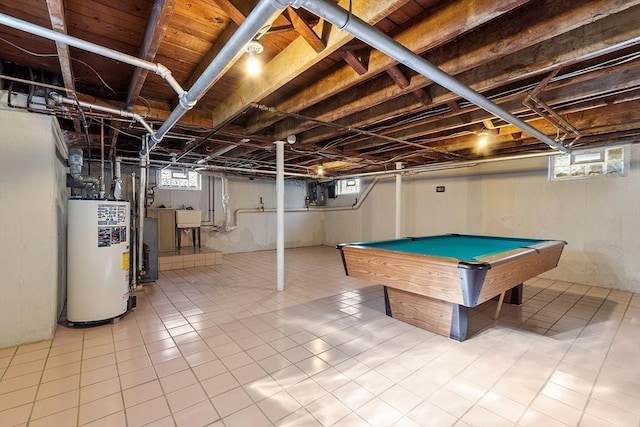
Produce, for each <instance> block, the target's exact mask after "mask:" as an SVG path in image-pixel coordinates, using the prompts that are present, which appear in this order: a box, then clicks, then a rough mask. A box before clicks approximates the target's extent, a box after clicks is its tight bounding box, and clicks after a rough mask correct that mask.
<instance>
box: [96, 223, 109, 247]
mask: <svg viewBox="0 0 640 427" xmlns="http://www.w3.org/2000/svg"><path fill="white" fill-rule="evenodd" d="M109 246H111V228H110V227H98V247H99V248H106V247H109Z"/></svg>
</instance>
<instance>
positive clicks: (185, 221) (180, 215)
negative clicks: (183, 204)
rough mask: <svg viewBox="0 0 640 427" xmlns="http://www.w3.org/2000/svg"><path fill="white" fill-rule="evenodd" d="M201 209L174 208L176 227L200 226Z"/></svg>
mask: <svg viewBox="0 0 640 427" xmlns="http://www.w3.org/2000/svg"><path fill="white" fill-rule="evenodd" d="M201 212H202V211H195V210H191V209H178V210H176V227H177V228H195V227H200V225H201V223H202V213H201Z"/></svg>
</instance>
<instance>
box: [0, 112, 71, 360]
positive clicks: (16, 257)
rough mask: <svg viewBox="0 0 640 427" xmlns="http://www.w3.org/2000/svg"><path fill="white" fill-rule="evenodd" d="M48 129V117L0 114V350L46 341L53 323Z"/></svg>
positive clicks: (53, 194) (54, 213) (55, 278)
mask: <svg viewBox="0 0 640 427" xmlns="http://www.w3.org/2000/svg"><path fill="white" fill-rule="evenodd" d="M5 105H6V104H5ZM52 126H53V119H52V118H51V117H49V116H44V115H35V114H30V113H26V112H23V111H16V110H13V111H8V110H0V129H2V137H1V141H0V348H2V347H7V346H10V345H14V344H19V343H25V342H35V341H40V340H45V339H50V338H52V336H53V331H54V327H55V324H56V321H57V306H58V304H57V295H58V283H59V270H58V263H59V262H64V260H59V259H58V251H59V246H58V242H59V239H60V236H59V234H60V230H59V218H60V216H59V215H61V214H62V213H59V212H58V210H59V208H60V206H58V203H57V200H59V199H60V188H59V185H58V180H57V178H56V174H57V167H58V165H57V163H59V161H58V160H57V158H56V153H55V145H54V139H53V138H54V136H53V132H52ZM63 232H64V231H62V233H63ZM63 237H64V236H63Z"/></svg>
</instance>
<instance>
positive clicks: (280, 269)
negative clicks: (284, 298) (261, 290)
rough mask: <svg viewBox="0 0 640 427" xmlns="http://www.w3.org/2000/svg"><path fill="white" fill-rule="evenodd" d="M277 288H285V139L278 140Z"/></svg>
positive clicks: (281, 289)
mask: <svg viewBox="0 0 640 427" xmlns="http://www.w3.org/2000/svg"><path fill="white" fill-rule="evenodd" d="M275 144H276V171H277V174H276V290H278V291H283V290H284V141H276V142H275Z"/></svg>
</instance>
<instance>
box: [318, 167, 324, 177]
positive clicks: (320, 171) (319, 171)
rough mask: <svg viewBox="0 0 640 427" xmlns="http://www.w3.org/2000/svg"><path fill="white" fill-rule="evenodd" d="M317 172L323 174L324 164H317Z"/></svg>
mask: <svg viewBox="0 0 640 427" xmlns="http://www.w3.org/2000/svg"><path fill="white" fill-rule="evenodd" d="M317 173H318V175H319V176H324V166H322V165H320V166H318V170H317Z"/></svg>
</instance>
